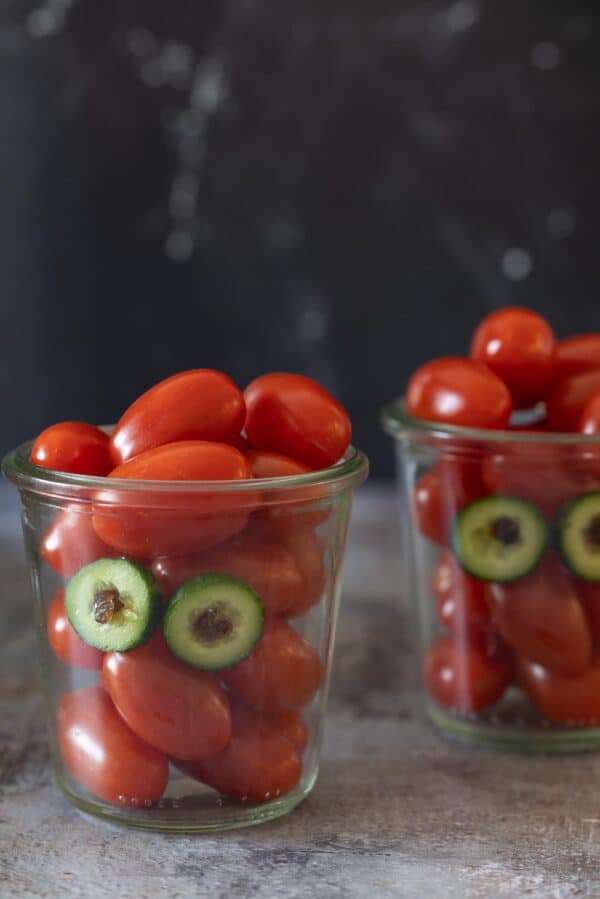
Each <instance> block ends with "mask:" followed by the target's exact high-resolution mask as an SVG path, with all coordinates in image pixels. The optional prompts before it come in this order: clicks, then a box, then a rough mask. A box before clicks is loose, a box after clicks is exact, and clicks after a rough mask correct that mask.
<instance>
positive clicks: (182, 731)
mask: <svg viewBox="0 0 600 899" xmlns="http://www.w3.org/2000/svg"><path fill="white" fill-rule="evenodd" d="M102 686H103V687H104V689H105V690H106V691H107V692H108V693H109V694H110V697H111V699H112V701H113V703H114V705H115V708H116V709H117V711H118V712H119V714H120V715H121V718H122V719H123V721H125V722H126V724H127V725H128V726H129V727H130V728H131V730H132V731H133V732H134V733H135V734H137V735H138V737H140V739H142V740H144V741H145V742H146V743H148V744H149V745H150V746H153V747H154V748H155V749H158V750H159V751H161V752H164V753H165V754H167V755H171V756H174V757H176V758H183V759H203V758H207V757H208V756H210V755H215V754H216V753H218V752H221V751H222V750H223V749H224V748H225V746H227V744H228V742H229V740H230V738H231V713H230V708H229V700H228V699H227V696H226V694H225V692H224V691H223V690H222V689H221V687H219V685H218V681H217V680H216V679H215V677H214V676H213V675H211V674H209V673H206V672H204V671H198V670H196V669H195V668H191V667H190V666H189V665H185V664H184V663H183V662H181V661H180V660H179V659H178V658H177V657H176V656H174V655H173V653H171V652H170V651H169V649H168V648H167V646H166V645H165V642H164V639H163V637H162V634H161V633H160V632H159V633H157V634H156V635H155V636H154V637H153V638H152V639H151V640H150V641H149V642H148V643H146V644H144V646H140V647H138V648H137V649H132V650H130V651H129V652H109V653H107V654H106V656H105V659H104V665H103V666H102Z"/></svg>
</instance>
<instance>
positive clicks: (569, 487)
mask: <svg viewBox="0 0 600 899" xmlns="http://www.w3.org/2000/svg"><path fill="white" fill-rule="evenodd" d="M481 470H482V480H483V484H484V487H485V490H486V492H489V493H492V494H494V493H497V494H503V495H505V496H518V497H520V498H521V499H524V500H528V501H529V502H531V503H534V504H535V505H536V506H538V507H539V509H540V510H541V511H542V512H543V513H544V514H545V515H546V516H547V517H548V518H549V519H554V518H555V517H556V516H557V515H558V513H559V512H560V510H561V509H562V508H563V506H564V505H565V503H567V502H568V501H569V500H571V499H573V498H574V497H576V496H578V495H579V494H580V493H584V492H585V491H586V490H587V489H593V488H592V486H591V477H590V475H591V473H590V472H589V471H587V470H586V468H585V467H584V466H583V465H582V464H581V458H580V454H579V450H578V448H570V447H563V446H559V445H553V444H552V443H549V442H548V443H543V444H541V443H540V444H538V443H525V442H519V441H518V438H517V439H516V440H515V442H514V443H506V444H504V445H503V446H502V447H500V446H498V451H497V452H494V453H491V454H490V455H488V456H487V457H486V458H485V459H484V460H483V463H482V469H481Z"/></svg>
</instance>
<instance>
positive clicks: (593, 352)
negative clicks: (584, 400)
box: [556, 334, 600, 381]
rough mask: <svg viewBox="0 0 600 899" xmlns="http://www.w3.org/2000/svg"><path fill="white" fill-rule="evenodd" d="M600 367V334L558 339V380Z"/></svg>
mask: <svg viewBox="0 0 600 899" xmlns="http://www.w3.org/2000/svg"><path fill="white" fill-rule="evenodd" d="M598 369H600V334H578V335H576V336H575V337H566V338H565V339H564V340H559V341H558V346H557V352H556V376H557V379H558V380H561V381H562V380H564V379H565V378H570V377H572V376H573V375H582V374H584V373H585V372H588V371H597V370H598Z"/></svg>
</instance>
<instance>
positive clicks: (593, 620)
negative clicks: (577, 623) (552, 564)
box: [573, 578, 600, 645]
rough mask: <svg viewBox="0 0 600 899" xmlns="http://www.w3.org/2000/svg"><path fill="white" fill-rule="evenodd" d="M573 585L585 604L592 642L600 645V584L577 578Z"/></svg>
mask: <svg viewBox="0 0 600 899" xmlns="http://www.w3.org/2000/svg"><path fill="white" fill-rule="evenodd" d="M573 585H574V587H575V590H576V591H577V595H578V597H579V598H580V600H581V602H582V604H583V608H584V611H585V614H586V617H587V622H588V626H589V629H590V634H591V637H592V642H593V643H595V644H597V645H600V584H594V583H593V582H592V581H583V580H580V579H579V578H576V579H574V580H573Z"/></svg>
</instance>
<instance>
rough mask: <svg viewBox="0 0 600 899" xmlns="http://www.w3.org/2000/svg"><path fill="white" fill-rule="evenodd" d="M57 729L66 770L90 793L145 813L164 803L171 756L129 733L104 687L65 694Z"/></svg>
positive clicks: (60, 703) (86, 688)
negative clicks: (142, 809) (161, 800)
mask: <svg viewBox="0 0 600 899" xmlns="http://www.w3.org/2000/svg"><path fill="white" fill-rule="evenodd" d="M57 724H58V739H59V746H60V752H61V756H62V760H63V764H64V766H65V769H66V771H67V772H68V774H69V775H70V777H72V778H73V780H74V781H76V782H77V783H79V784H80V785H81V786H83V787H85V788H86V789H87V790H89V791H90V793H93V794H94V795H95V796H97V797H98V798H99V799H104V800H105V801H106V802H110V803H113V804H114V805H132V806H141V807H144V805H148V804H152V803H154V802H157V801H158V800H159V799H160V798H161V796H162V794H163V793H164V791H165V787H166V786H167V780H168V777H169V765H168V761H167V758H166V756H164V755H163V754H162V753H160V752H158V751H157V750H156V749H153V748H152V746H148V744H147V743H144V741H143V740H140V738H139V737H137V736H136V735H135V734H134V733H133V731H131V730H130V729H129V728H128V727H127V725H126V724H125V722H124V721H123V720H122V719H121V718H120V717H119V714H118V713H117V710H116V709H115V707H114V705H113V704H112V702H111V700H110V697H109V696H108V694H107V693H106V692H105V691H104V690H102V689H101V688H100V687H85V688H84V689H83V690H76V691H75V692H73V693H65V694H64V695H63V696H62V697H61V699H60V702H59V705H58V714H57Z"/></svg>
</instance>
